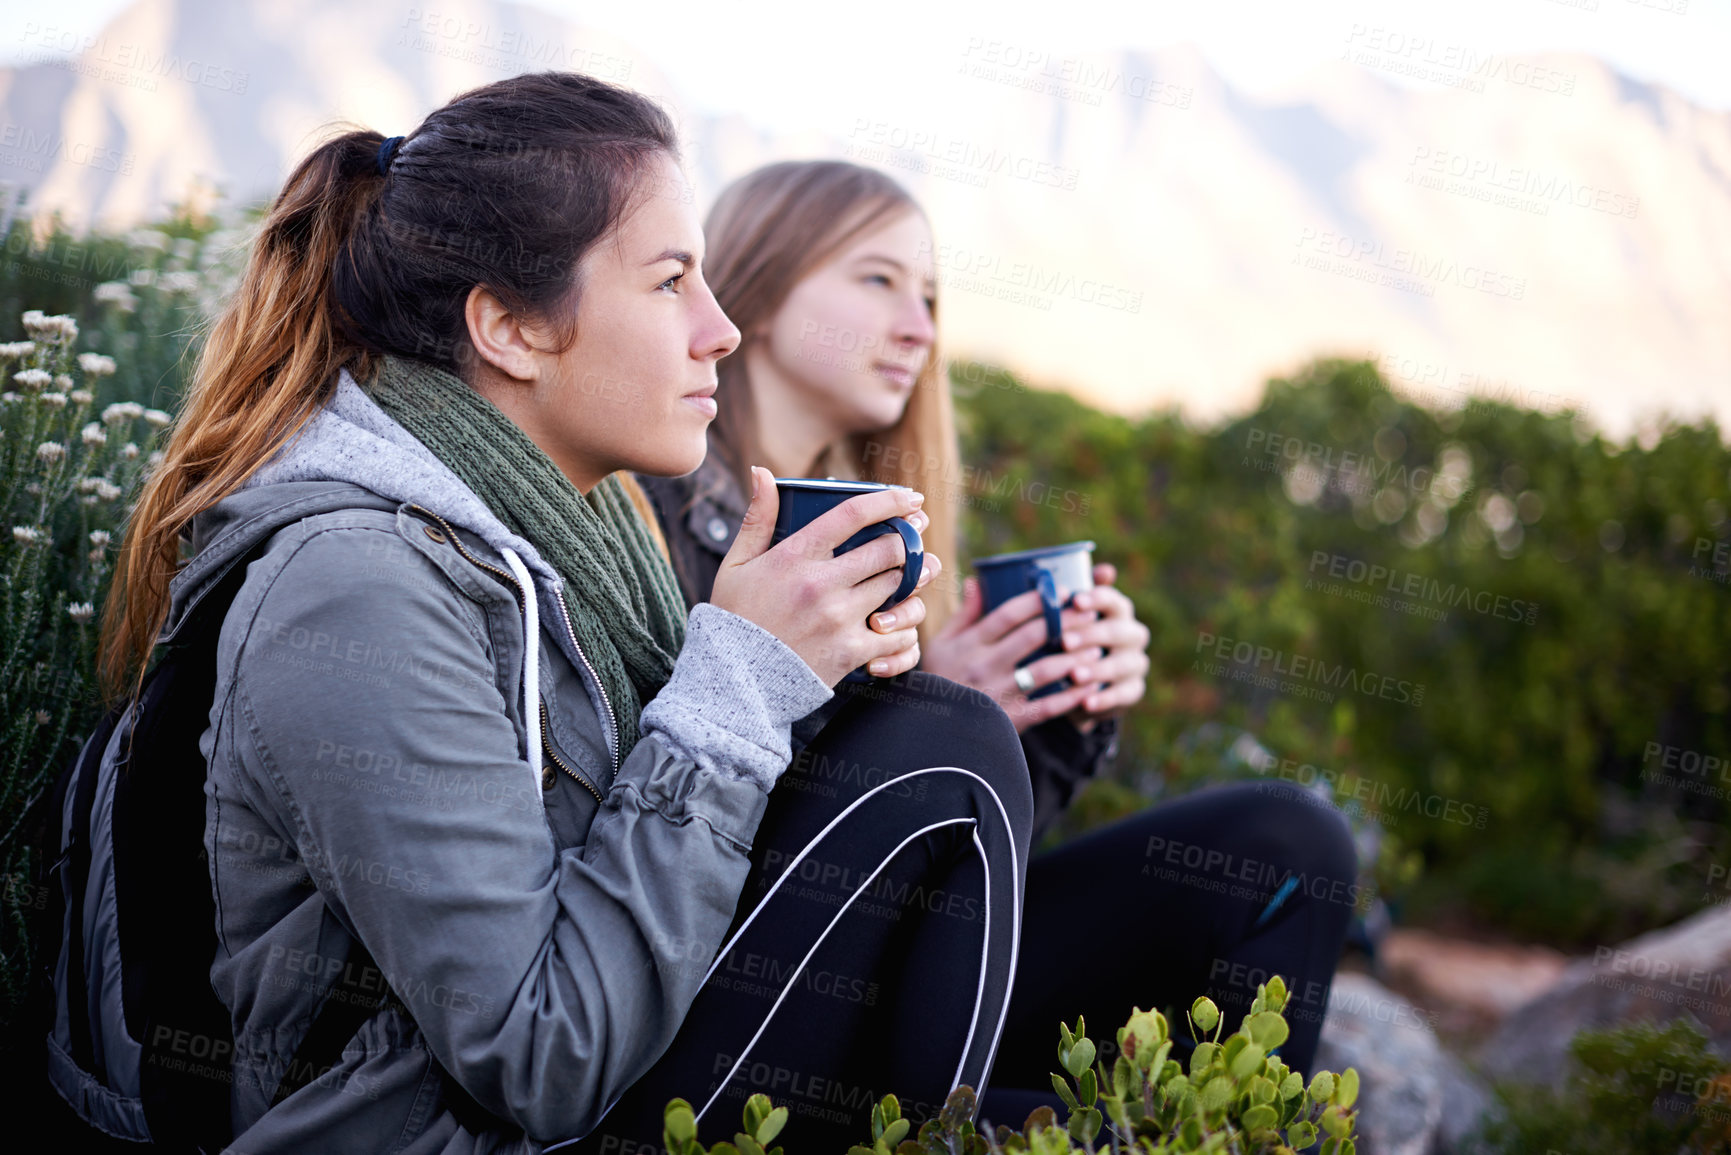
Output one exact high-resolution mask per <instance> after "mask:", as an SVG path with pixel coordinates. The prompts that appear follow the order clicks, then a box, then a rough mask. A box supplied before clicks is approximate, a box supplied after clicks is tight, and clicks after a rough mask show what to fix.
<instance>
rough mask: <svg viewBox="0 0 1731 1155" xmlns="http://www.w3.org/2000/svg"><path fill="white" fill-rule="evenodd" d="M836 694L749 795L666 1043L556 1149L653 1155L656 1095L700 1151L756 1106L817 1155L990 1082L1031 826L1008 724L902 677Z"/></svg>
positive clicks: (1022, 766)
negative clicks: (684, 1109)
mask: <svg viewBox="0 0 1731 1155" xmlns="http://www.w3.org/2000/svg"><path fill="white" fill-rule="evenodd" d="M837 694H838V695H840V696H842V697H844V698H845V699H846V701H844V702H843V704H842V705H841V706H840V708H839V709H837V710H836V712H835V713H834V715H833V717H832V718H831V719H830V721H829V722H828V723H827V724H826V725H825V726H824V728H823V730H822V731H821V733H820V734H819V735H818V736H817V738H816V739H815V740H814V741H813V743H812V744H811V745H810V746H808V747H807V748H806V749H804V750H803V751H801V752H800V754H799V755H798V756H797V757H796V758H795V759H794V761H793V763H792V765H790V766H789V768H788V770H787V772H786V773H785V774H784V775H783V776H782V778H781V780H780V781H779V782H777V784H776V786H775V789H774V790H773V791H771V793H770V797H769V806H768V809H767V811H766V813H765V815H764V819H763V823H762V824H761V826H760V827H759V828H758V834H757V837H756V839H755V841H754V845H753V848H752V851H751V870H750V873H749V874H748V876H747V878H746V883H745V889H744V891H743V892H742V894H741V896H740V901H739V911H738V914H737V915H736V916H735V919H734V923H733V927H732V928H731V929H730V931H729V933H728V937H727V940H726V942H725V944H724V945H723V947H722V950H721V951H720V953H719V954H718V955H717V956H716V958H715V959H714V960H713V963H712V964H710V965H708V966H706V973H707V976H708V977H707V979H706V982H705V985H704V987H703V989H702V990H701V991H700V992H699V993H698V996H697V998H696V1000H695V1001H694V1002H693V1003H692V1006H691V1010H690V1012H689V1014H687V1016H686V1018H685V1021H684V1023H683V1024H682V1025H681V1026H680V1029H679V1033H678V1034H677V1035H676V1036H675V1037H674V1040H673V1043H672V1044H671V1045H670V1046H669V1048H668V1050H667V1052H666V1053H665V1054H664V1055H663V1056H662V1057H661V1059H660V1060H659V1061H658V1062H657V1063H656V1064H655V1065H654V1066H653V1067H652V1068H650V1070H649V1072H648V1073H647V1074H646V1075H644V1076H643V1077H642V1078H641V1079H639V1080H638V1081H637V1082H636V1083H635V1084H633V1085H632V1087H631V1089H630V1090H629V1091H627V1092H626V1093H625V1095H624V1096H623V1097H622V1098H621V1099H620V1100H619V1102H618V1103H616V1104H615V1105H614V1106H613V1107H612V1108H611V1110H609V1112H608V1113H607V1115H606V1117H605V1118H604V1119H603V1120H602V1121H601V1123H600V1125H599V1126H598V1127H597V1128H596V1130H595V1131H593V1132H591V1133H590V1134H589V1135H588V1136H586V1137H585V1138H584V1139H583V1140H582V1141H581V1143H580V1144H578V1145H577V1147H576V1148H574V1149H575V1150H581V1151H585V1152H595V1153H597V1155H649V1153H650V1152H656V1153H659V1152H660V1151H661V1149H662V1148H661V1128H662V1113H663V1110H664V1108H665V1107H666V1105H667V1102H668V1100H669V1099H672V1098H674V1097H676V1096H677V1097H681V1098H684V1099H686V1100H687V1101H689V1102H690V1103H691V1105H692V1107H693V1109H694V1110H696V1111H698V1112H699V1117H698V1135H699V1138H701V1139H702V1140H703V1141H704V1142H705V1143H706V1144H710V1143H714V1142H716V1141H717V1140H720V1139H731V1138H732V1137H733V1133H734V1132H735V1131H737V1130H739V1128H740V1109H741V1107H742V1106H743V1105H744V1103H745V1100H746V1098H747V1097H748V1096H750V1095H752V1094H755V1093H758V1092H762V1093H763V1094H766V1095H768V1096H769V1097H770V1098H771V1099H773V1100H774V1101H775V1103H776V1105H777V1106H785V1107H787V1108H788V1109H789V1115H790V1118H789V1121H788V1124H787V1127H786V1129H785V1130H784V1131H783V1132H782V1134H781V1136H780V1137H778V1138H777V1140H776V1142H777V1143H779V1144H782V1145H784V1146H785V1147H786V1148H787V1149H788V1150H789V1151H797V1152H814V1153H819V1155H821V1153H824V1152H835V1153H836V1155H839V1153H840V1152H843V1151H846V1150H847V1149H848V1148H849V1147H850V1146H852V1145H854V1144H856V1143H860V1142H869V1140H870V1138H871V1123H870V1119H871V1108H872V1106H873V1105H874V1104H875V1103H876V1102H877V1101H878V1100H879V1099H880V1098H882V1097H883V1096H884V1095H885V1094H888V1093H891V1092H893V1093H895V1095H896V1096H897V1097H898V1099H900V1101H901V1103H902V1110H903V1113H904V1114H907V1115H910V1116H913V1117H916V1118H919V1117H923V1116H925V1115H929V1114H935V1113H936V1111H937V1109H938V1108H939V1107H940V1106H941V1105H942V1104H943V1101H944V1099H945V1097H946V1096H947V1095H948V1094H949V1092H950V1091H951V1090H952V1089H953V1088H954V1087H955V1086H957V1085H959V1084H967V1085H969V1086H973V1087H978V1086H980V1085H981V1084H982V1082H983V1081H984V1080H985V1078H986V1076H987V1074H988V1073H989V1071H990V1070H991V1065H992V1055H993V1052H994V1051H995V1050H996V1048H997V1046H998V1040H999V1037H1000V1034H1001V1032H1002V1031H1003V1029H1004V1018H1005V1013H1006V1011H1007V1003H1008V999H1009V993H1010V986H1011V980H1012V977H1013V974H1014V960H1015V956H1016V952H1017V942H1018V930H1019V924H1020V920H1021V896H1022V890H1023V885H1024V881H1025V876H1026V867H1027V861H1028V839H1029V833H1030V830H1031V829H1032V823H1033V798H1032V794H1031V791H1030V787H1029V784H1028V769H1027V762H1026V761H1025V759H1024V758H1023V756H1022V748H1021V743H1020V741H1019V739H1018V738H1017V735H1016V732H1015V728H1014V727H1013V726H1012V725H1011V724H1010V720H1009V718H1008V717H1006V716H1005V714H1004V712H1003V711H1002V710H1000V709H999V708H998V707H997V706H996V705H995V704H994V703H993V702H992V701H991V700H990V699H989V698H987V697H986V696H985V695H983V694H980V693H978V692H977V691H974V690H970V689H968V688H967V687H965V686H961V685H959V684H957V683H955V682H950V681H947V680H945V679H943V678H939V677H936V676H934V675H931V674H926V673H923V672H920V671H915V672H913V673H910V674H908V675H905V676H903V677H901V678H897V679H894V680H892V681H887V682H875V683H870V684H865V685H854V684H851V683H845V682H844V683H842V685H841V686H839V687H837ZM698 962H699V964H700V965H701V964H705V963H708V962H709V960H698ZM673 965H689V963H683V964H682V963H679V962H675V963H674V964H673ZM627 1029H628V1028H627Z"/></svg>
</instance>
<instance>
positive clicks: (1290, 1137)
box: [1286, 1122, 1316, 1151]
mask: <svg viewBox="0 0 1731 1155" xmlns="http://www.w3.org/2000/svg"><path fill="white" fill-rule="evenodd" d="M1314 1142H1316V1125H1315V1124H1314V1123H1308V1122H1307V1123H1294V1124H1293V1125H1292V1126H1290V1127H1288V1128H1287V1129H1286V1145H1287V1146H1288V1147H1291V1148H1292V1149H1293V1150H1294V1151H1302V1150H1304V1149H1305V1148H1306V1147H1308V1146H1310V1145H1311V1144H1312V1143H1314Z"/></svg>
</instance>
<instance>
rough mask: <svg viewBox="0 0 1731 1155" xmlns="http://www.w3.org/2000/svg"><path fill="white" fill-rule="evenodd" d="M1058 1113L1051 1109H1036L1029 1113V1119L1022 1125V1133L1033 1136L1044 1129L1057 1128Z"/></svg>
mask: <svg viewBox="0 0 1731 1155" xmlns="http://www.w3.org/2000/svg"><path fill="white" fill-rule="evenodd" d="M1057 1125H1058V1113H1057V1112H1056V1111H1054V1110H1052V1108H1050V1107H1035V1108H1034V1109H1033V1110H1032V1111H1030V1112H1029V1113H1028V1119H1027V1121H1026V1122H1025V1123H1023V1124H1022V1133H1023V1134H1024V1135H1032V1134H1033V1133H1034V1132H1035V1131H1037V1130H1039V1129H1040V1128H1042V1127H1056V1126H1057Z"/></svg>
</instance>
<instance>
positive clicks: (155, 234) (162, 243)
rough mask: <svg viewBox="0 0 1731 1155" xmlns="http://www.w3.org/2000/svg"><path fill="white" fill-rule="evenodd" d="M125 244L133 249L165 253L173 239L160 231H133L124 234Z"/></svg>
mask: <svg viewBox="0 0 1731 1155" xmlns="http://www.w3.org/2000/svg"><path fill="white" fill-rule="evenodd" d="M126 243H127V244H129V245H131V246H132V247H133V248H135V249H152V250H154V251H156V252H159V253H166V252H167V251H168V247H169V245H171V244H173V243H174V238H173V237H171V236H169V235H168V234H167V233H165V232H163V231H162V230H161V229H133V230H132V231H131V232H129V233H127V234H126Z"/></svg>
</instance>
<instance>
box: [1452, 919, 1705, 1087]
mask: <svg viewBox="0 0 1731 1155" xmlns="http://www.w3.org/2000/svg"><path fill="white" fill-rule="evenodd" d="M1683 1016H1689V1017H1691V1018H1693V1019H1694V1020H1695V1021H1696V1022H1697V1023H1698V1024H1699V1025H1700V1026H1701V1027H1702V1028H1703V1029H1704V1030H1705V1031H1706V1032H1707V1034H1708V1036H1709V1037H1710V1038H1711V1039H1712V1040H1713V1045H1714V1047H1715V1048H1716V1049H1717V1050H1718V1052H1719V1053H1720V1054H1721V1055H1731V908H1725V907H1713V908H1710V909H1708V910H1704V911H1702V912H1701V913H1699V914H1697V915H1694V916H1692V917H1690V918H1688V919H1685V920H1684V921H1682V922H1680V923H1677V924H1676V925H1675V926H1669V927H1665V928H1663V929H1661V930H1656V931H1652V932H1650V933H1648V934H1644V935H1642V936H1640V937H1639V938H1635V939H1631V940H1629V941H1628V942H1626V943H1624V944H1622V945H1621V946H1616V947H1600V948H1598V949H1597V950H1595V951H1594V952H1593V954H1592V956H1591V957H1589V958H1582V959H1577V960H1576V961H1575V962H1573V963H1570V964H1569V966H1568V967H1567V969H1565V970H1564V971H1563V973H1562V975H1561V976H1560V977H1559V978H1558V979H1557V981H1556V982H1555V983H1553V984H1552V985H1551V987H1550V989H1548V990H1546V991H1545V992H1544V993H1543V994H1541V995H1539V996H1538V997H1536V998H1534V999H1531V1000H1529V1001H1528V1002H1526V1003H1524V1004H1522V1005H1521V1006H1520V1007H1519V1008H1517V1009H1516V1010H1515V1011H1514V1012H1512V1013H1511V1014H1510V1015H1509V1017H1508V1018H1507V1019H1505V1020H1504V1021H1503V1025H1502V1026H1501V1027H1500V1028H1498V1030H1497V1032H1496V1034H1494V1035H1493V1036H1491V1038H1490V1040H1489V1041H1488V1042H1486V1043H1485V1045H1484V1048H1483V1051H1482V1055H1483V1067H1484V1069H1485V1071H1486V1072H1487V1073H1488V1074H1489V1075H1490V1076H1491V1077H1492V1078H1497V1079H1518V1080H1522V1081H1527V1082H1548V1083H1551V1084H1553V1085H1560V1084H1561V1083H1562V1081H1563V1079H1564V1076H1565V1075H1566V1074H1567V1072H1568V1050H1569V1040H1571V1039H1573V1038H1574V1037H1575V1033H1576V1032H1577V1031H1580V1030H1583V1029H1586V1028H1604V1027H1612V1026H1617V1025H1619V1024H1622V1023H1629V1022H1639V1021H1645V1022H1653V1023H1665V1022H1669V1021H1671V1020H1672V1019H1676V1018H1680V1017H1683Z"/></svg>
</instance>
